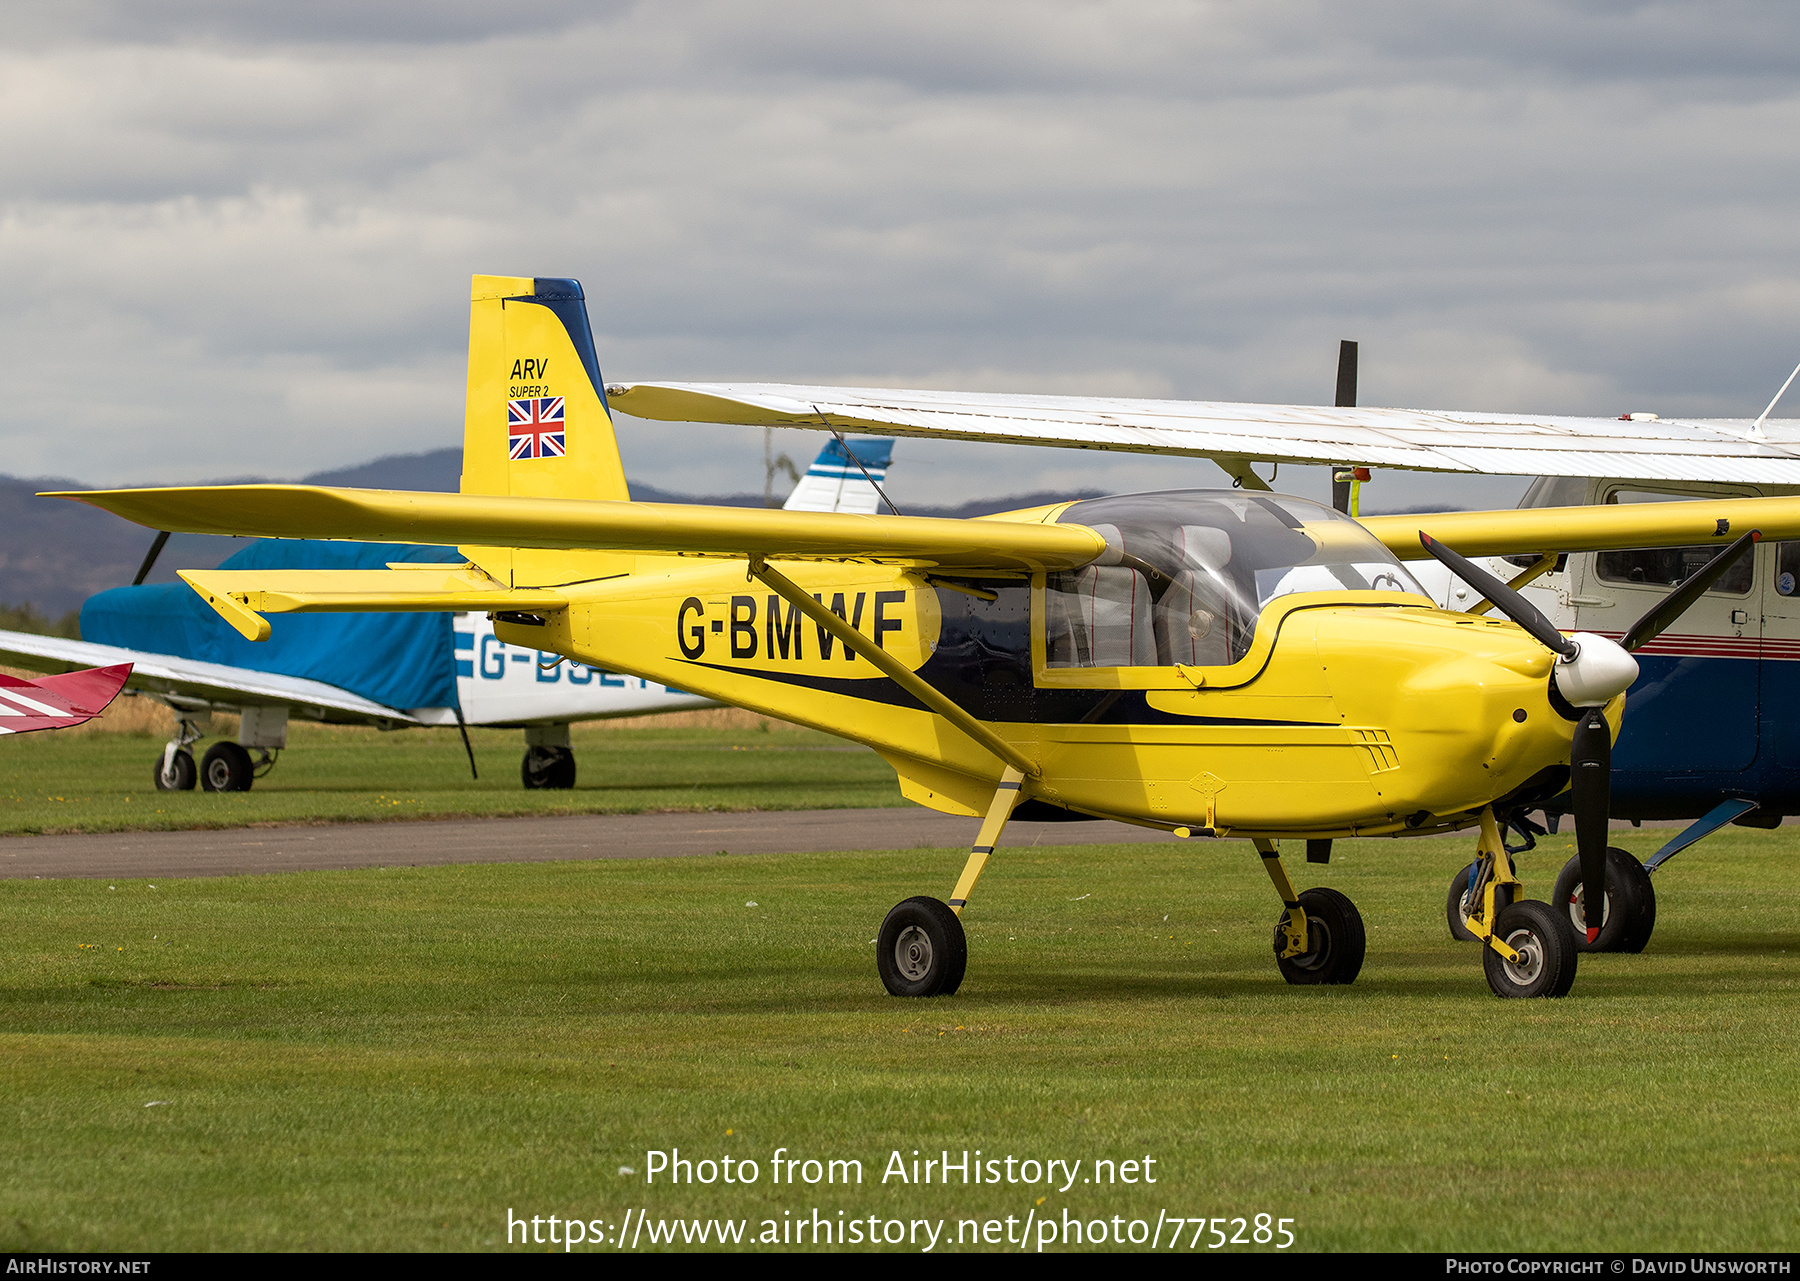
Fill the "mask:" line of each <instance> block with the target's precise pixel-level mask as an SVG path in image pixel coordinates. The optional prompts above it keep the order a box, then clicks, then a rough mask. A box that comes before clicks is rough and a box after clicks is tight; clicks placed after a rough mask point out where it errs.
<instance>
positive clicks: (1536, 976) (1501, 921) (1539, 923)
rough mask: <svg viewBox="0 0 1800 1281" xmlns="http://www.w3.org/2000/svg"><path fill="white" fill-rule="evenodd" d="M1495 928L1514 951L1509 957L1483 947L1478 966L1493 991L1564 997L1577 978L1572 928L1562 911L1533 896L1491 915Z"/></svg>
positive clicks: (1513, 994) (1512, 995)
mask: <svg viewBox="0 0 1800 1281" xmlns="http://www.w3.org/2000/svg"><path fill="white" fill-rule="evenodd" d="M1495 927H1496V928H1495V930H1494V933H1495V934H1496V935H1498V936H1499V937H1500V939H1501V940H1502V941H1503V942H1504V943H1505V944H1506V945H1507V946H1508V947H1510V948H1512V949H1513V950H1514V951H1515V952H1518V953H1519V959H1518V960H1517V961H1509V960H1507V959H1506V958H1505V957H1503V956H1501V955H1500V953H1498V952H1496V951H1494V949H1493V948H1491V947H1485V946H1484V947H1483V948H1482V949H1481V968H1482V970H1483V971H1484V972H1485V973H1486V974H1487V981H1488V987H1489V988H1490V989H1492V991H1493V993H1494V995H1495V996H1504V997H1534V996H1541V997H1557V996H1567V995H1568V994H1569V988H1570V987H1571V986H1572V985H1573V984H1574V982H1575V964H1576V957H1577V953H1576V951H1575V931H1574V930H1573V929H1572V928H1570V926H1569V921H1568V916H1567V914H1566V913H1563V912H1559V911H1558V910H1557V909H1555V908H1553V907H1551V906H1550V905H1549V904H1548V903H1539V902H1537V901H1536V900H1534V899H1527V900H1525V901H1523V902H1519V903H1514V904H1511V905H1510V906H1509V907H1507V908H1506V910H1505V911H1502V912H1498V913H1496V914H1495Z"/></svg>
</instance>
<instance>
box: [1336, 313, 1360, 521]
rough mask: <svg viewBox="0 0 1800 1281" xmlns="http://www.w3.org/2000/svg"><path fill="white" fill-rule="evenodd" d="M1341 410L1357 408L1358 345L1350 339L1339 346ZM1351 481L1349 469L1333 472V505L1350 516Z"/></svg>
mask: <svg viewBox="0 0 1800 1281" xmlns="http://www.w3.org/2000/svg"><path fill="white" fill-rule="evenodd" d="M1334 403H1335V404H1336V405H1337V407H1338V408H1339V409H1355V408H1356V344H1355V343H1353V342H1351V341H1350V340H1349V339H1348V338H1346V339H1344V340H1343V341H1342V342H1340V343H1339V344H1338V375H1337V400H1336V401H1335V402H1334ZM1350 481H1351V474H1350V471H1349V469H1348V468H1344V467H1334V468H1332V470H1331V505H1332V506H1333V507H1335V508H1337V509H1338V510H1339V511H1341V512H1343V513H1345V514H1346V515H1348V514H1349V511H1350Z"/></svg>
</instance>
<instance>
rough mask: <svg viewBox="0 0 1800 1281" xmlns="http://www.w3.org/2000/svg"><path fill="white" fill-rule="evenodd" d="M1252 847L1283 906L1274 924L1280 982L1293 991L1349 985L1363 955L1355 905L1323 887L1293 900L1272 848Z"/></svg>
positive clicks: (1364, 944)
mask: <svg viewBox="0 0 1800 1281" xmlns="http://www.w3.org/2000/svg"><path fill="white" fill-rule="evenodd" d="M1255 844H1256V852H1257V853H1258V854H1260V855H1262V861H1263V870H1264V871H1265V872H1267V873H1268V874H1269V880H1270V881H1271V882H1272V883H1273V884H1274V886H1275V892H1276V893H1277V894H1279V895H1281V902H1282V905H1283V911H1282V913H1281V919H1280V920H1278V921H1276V922H1275V965H1276V968H1277V969H1279V970H1280V971H1281V977H1282V978H1284V979H1286V980H1287V981H1288V982H1289V983H1292V984H1294V985H1295V986H1296V987H1306V986H1311V985H1313V984H1321V983H1323V984H1344V983H1354V982H1355V981H1356V976H1357V975H1358V974H1359V973H1361V972H1362V963H1363V956H1364V954H1365V952H1366V951H1367V950H1368V936H1367V935H1366V934H1365V933H1364V932H1363V923H1362V914H1361V913H1360V912H1358V911H1357V910H1356V904H1354V903H1352V902H1351V901H1350V900H1349V899H1348V898H1346V897H1345V896H1344V895H1342V894H1340V893H1338V892H1337V891H1336V890H1330V889H1326V888H1324V887H1323V886H1317V887H1315V888H1313V889H1310V890H1307V891H1305V892H1304V893H1301V894H1296V893H1295V892H1294V883H1293V882H1292V881H1290V880H1289V879H1288V874H1287V869H1286V868H1284V867H1283V866H1282V865H1281V854H1280V851H1278V850H1277V849H1276V848H1275V842H1274V841H1266V840H1262V839H1260V838H1259V839H1258V840H1257V841H1256V842H1255Z"/></svg>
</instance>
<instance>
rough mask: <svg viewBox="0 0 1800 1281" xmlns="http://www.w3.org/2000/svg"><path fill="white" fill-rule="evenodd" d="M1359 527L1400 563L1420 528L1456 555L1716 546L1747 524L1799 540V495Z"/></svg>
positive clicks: (1418, 556)
mask: <svg viewBox="0 0 1800 1281" xmlns="http://www.w3.org/2000/svg"><path fill="white" fill-rule="evenodd" d="M1362 523H1363V525H1364V526H1365V527H1366V528H1367V529H1368V530H1369V532H1370V533H1372V534H1374V535H1375V537H1377V538H1379V539H1380V540H1381V541H1382V542H1383V543H1385V544H1386V545H1387V549H1388V550H1389V551H1391V552H1393V553H1394V555H1395V556H1398V557H1399V558H1400V559H1402V560H1423V559H1425V557H1426V555H1427V553H1426V551H1425V549H1424V548H1423V547H1421V546H1420V545H1419V531H1420V530H1424V531H1425V532H1426V533H1427V534H1430V535H1431V536H1432V537H1433V538H1435V539H1437V540H1438V541H1439V542H1440V543H1443V544H1444V545H1445V546H1446V547H1451V548H1454V549H1455V550H1457V551H1459V552H1461V553H1462V554H1463V555H1464V556H1512V555H1516V554H1519V553H1525V552H1603V551H1616V550H1620V549H1622V548H1627V547H1687V546H1692V545H1694V544H1696V543H1717V544H1719V546H1721V547H1723V546H1724V545H1725V544H1727V543H1729V542H1730V541H1731V540H1732V539H1734V538H1736V537H1737V536H1738V535H1739V534H1743V533H1747V532H1748V531H1750V530H1752V529H1756V530H1761V531H1762V536H1763V537H1764V538H1765V539H1767V540H1769V541H1772V542H1778V541H1781V540H1784V539H1790V538H1800V498H1726V499H1719V500H1714V499H1710V498H1708V499H1698V500H1696V501H1694V502H1680V503H1629V504H1621V505H1617V506H1604V507H1525V508H1520V509H1518V510H1516V511H1493V512H1442V513H1439V514H1436V515H1429V516H1364V517H1363V518H1362Z"/></svg>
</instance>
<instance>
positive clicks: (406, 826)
mask: <svg viewBox="0 0 1800 1281" xmlns="http://www.w3.org/2000/svg"><path fill="white" fill-rule="evenodd" d="M980 826H981V823H980V820H979V819H973V818H953V817H951V816H950V815H947V814H938V813H934V812H933V811H931V810H924V809H918V808H916V807H909V808H907V809H868V810H787V811H776V812H772V813H756V814H598V815H577V816H572V817H567V818H478V819H456V820H450V821H436V822H414V823H334V824H327V825H317V826H310V827H251V828H236V829H233V830H230V831H202V832H113V833H105V834H100V835H78V836H12V837H5V838H0V879H6V878H18V877H60V876H73V877H121V876H125V877H135V876H163V877H173V876H241V875H246V874H254V873H258V872H303V871H315V870H319V869H326V868H353V867H428V866H435V865H438V864H444V863H549V862H555V861H557V860H559V859H594V858H683V857H688V856H692V855H696V854H718V853H720V852H728V853H732V854H785V853H798V852H803V851H812V850H854V849H921V848H943V849H955V848H959V847H960V848H962V849H967V848H968V847H969V843H970V842H971V841H973V840H974V839H975V832H976V829H977V828H979V827H980ZM1174 839H1175V838H1174V837H1172V836H1170V835H1168V834H1167V833H1165V832H1153V831H1148V830H1146V829H1144V828H1141V827H1130V826H1127V825H1126V824H1124V823H1013V824H1010V825H1009V826H1008V827H1007V829H1006V836H1005V837H1004V839H1003V840H1002V842H1001V844H1002V846H1003V847H1018V846H1030V845H1088V844H1099V843H1108V844H1111V843H1117V842H1123V841H1130V842H1138V841H1169V842H1173V841H1174Z"/></svg>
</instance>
